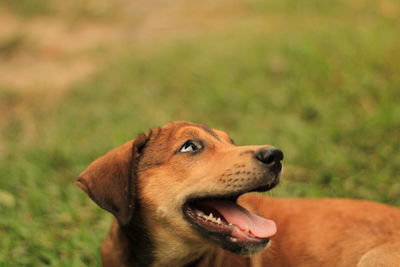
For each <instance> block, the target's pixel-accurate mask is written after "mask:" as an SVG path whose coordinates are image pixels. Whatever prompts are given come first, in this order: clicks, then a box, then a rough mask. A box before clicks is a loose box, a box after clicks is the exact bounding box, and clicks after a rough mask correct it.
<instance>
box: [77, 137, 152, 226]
mask: <svg viewBox="0 0 400 267" xmlns="http://www.w3.org/2000/svg"><path fill="white" fill-rule="evenodd" d="M147 140H148V139H147V136H146V135H144V134H143V135H141V136H139V137H138V138H136V139H135V140H131V141H129V142H126V143H125V144H123V145H121V146H119V147H117V148H115V149H113V150H111V151H109V152H108V153H107V154H105V155H104V156H102V157H100V158H98V159H96V160H95V161H93V162H92V163H91V164H90V165H89V166H88V167H87V168H86V169H85V170H84V171H83V172H81V174H80V175H79V178H78V179H77V181H76V183H77V185H78V186H79V187H80V188H82V189H83V190H84V191H85V192H86V193H87V194H88V195H89V197H90V198H91V199H92V200H93V201H94V202H96V203H97V205H99V206H100V207H102V208H103V209H105V210H108V211H109V212H111V213H112V214H114V216H115V217H116V218H117V219H118V221H119V222H120V223H121V224H123V225H125V224H127V223H129V221H130V220H131V218H132V214H133V210H134V199H135V188H134V187H135V180H136V169H137V164H138V161H139V158H140V155H141V152H142V150H143V148H144V146H145V145H146V142H147Z"/></svg>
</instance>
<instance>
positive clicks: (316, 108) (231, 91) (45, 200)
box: [0, 1, 400, 266]
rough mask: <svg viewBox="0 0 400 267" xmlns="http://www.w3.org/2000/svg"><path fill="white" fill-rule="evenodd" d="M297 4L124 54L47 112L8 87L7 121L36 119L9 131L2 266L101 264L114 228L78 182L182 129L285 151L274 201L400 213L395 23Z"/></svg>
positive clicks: (0, 208)
mask: <svg viewBox="0 0 400 267" xmlns="http://www.w3.org/2000/svg"><path fill="white" fill-rule="evenodd" d="M293 2H294V1H281V2H280V4H273V3H272V1H267V3H263V2H262V1H248V2H247V12H248V14H247V15H248V17H247V18H246V19H243V21H241V22H240V23H238V25H236V26H235V27H233V28H227V29H226V30H225V31H222V32H219V33H215V34H208V35H201V36H198V37H196V38H191V39H182V40H179V41H166V42H160V43H157V44H155V45H152V46H149V47H142V46H137V47H132V48H129V49H127V50H126V51H121V53H118V57H117V56H116V57H115V58H114V60H113V61H112V63H111V64H110V65H107V66H105V67H104V69H103V70H102V71H101V72H100V73H98V74H96V75H94V76H93V77H89V78H88V79H87V80H86V81H84V82H80V83H79V84H76V85H75V86H74V87H73V88H71V90H70V91H69V93H68V94H67V95H66V96H65V97H64V98H63V99H62V100H61V101H60V102H59V103H57V104H56V105H51V106H50V107H49V106H48V105H42V104H41V97H40V96H33V95H32V96H31V95H28V96H26V95H24V94H22V93H14V92H12V90H11V89H6V88H3V89H2V90H1V91H0V92H1V93H0V105H1V107H2V108H1V110H4V111H6V110H8V109H11V108H12V107H14V106H17V105H23V106H24V108H25V110H26V111H27V112H26V113H24V114H30V115H29V116H28V117H24V116H20V115H12V114H11V115H9V117H8V120H7V122H6V123H4V125H3V127H2V129H1V130H2V132H1V134H2V139H1V140H2V144H3V147H4V151H3V153H0V178H1V179H0V214H1V215H0V236H1V247H0V265H1V266H3V265H4V266H44V265H49V266H85V265H90V266H97V265H99V252H98V250H99V247H100V245H101V240H102V238H103V237H104V236H105V234H106V231H107V228H108V226H109V222H110V221H111V216H110V215H108V214H106V212H104V211H102V210H101V209H99V208H98V207H96V206H95V205H94V204H93V203H92V202H91V201H90V200H89V199H88V198H87V197H86V196H85V195H84V193H83V192H81V190H80V189H78V188H77V187H76V186H75V185H74V179H75V178H76V177H77V175H78V174H79V172H80V171H81V170H83V169H84V168H85V166H87V164H88V163H90V162H91V161H92V160H93V159H95V158H96V157H98V156H100V155H101V154H102V153H104V152H105V151H107V150H109V149H111V148H113V147H115V146H117V145H119V144H121V143H122V142H124V141H126V140H128V139H130V138H132V137H134V136H135V135H137V134H138V133H140V132H143V131H146V130H147V129H148V128H151V127H154V126H158V125H162V124H164V123H166V122H168V121H171V120H177V119H179V120H190V121H196V122H202V123H206V124H209V125H211V126H212V127H215V128H220V129H223V130H226V131H228V132H229V133H230V134H231V136H232V137H233V139H234V140H235V142H236V143H237V144H265V143H269V144H273V145H275V146H277V147H279V148H281V149H282V150H283V151H284V152H285V164H286V165H287V166H288V168H287V172H288V175H287V179H285V178H284V179H283V181H282V183H281V185H280V187H279V188H278V189H276V190H274V192H273V195H274V196H283V197H287V196H291V197H295V196H300V197H325V196H326V197H352V198H365V199H370V200H375V201H380V202H385V203H389V204H392V205H396V206H400V181H399V179H398V178H399V177H398V176H399V173H400V154H399V152H398V150H399V147H400V105H399V103H400V75H399V73H400V63H399V62H400V50H399V49H398V48H399V47H400V32H399V30H398V29H399V28H398V21H396V20H393V19H390V18H387V17H385V16H383V15H381V14H380V13H379V12H377V11H376V8H375V6H376V5H370V6H369V5H365V6H362V7H357V8H354V9H352V7H350V6H348V5H345V4H344V2H340V1H326V2H324V3H323V4H322V2H321V3H320V2H318V1H311V2H310V1H301V3H302V5H300V4H298V5H292V4H293ZM306 2H307V3H311V4H309V5H306ZM374 3H375V2H374ZM395 3H397V2H395ZM399 6H400V5H399ZM352 11H354V12H352ZM354 14H356V15H354ZM271 16H278V17H279V19H278V22H276V21H275V23H276V24H275V25H274V27H271V26H270V25H269V22H270V21H272V20H273V18H272V17H271ZM271 23H272V22H271Z"/></svg>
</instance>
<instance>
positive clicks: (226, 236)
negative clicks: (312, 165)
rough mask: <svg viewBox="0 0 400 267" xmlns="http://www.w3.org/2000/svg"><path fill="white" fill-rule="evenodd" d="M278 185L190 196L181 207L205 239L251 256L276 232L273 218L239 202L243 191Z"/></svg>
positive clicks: (261, 190)
mask: <svg viewBox="0 0 400 267" xmlns="http://www.w3.org/2000/svg"><path fill="white" fill-rule="evenodd" d="M274 186H275V185H271V186H263V187H259V188H256V189H253V190H249V191H245V192H234V193H231V194H228V195H223V196H207V197H190V198H189V199H188V200H187V201H186V202H185V204H184V205H183V207H182V211H183V215H184V218H185V219H186V220H187V221H188V222H189V223H190V224H191V226H192V227H193V228H194V229H195V230H196V231H197V232H198V233H199V234H200V235H201V236H203V237H204V238H205V239H206V240H210V241H211V242H212V243H214V244H216V245H218V246H220V247H222V248H223V249H226V250H228V251H231V252H233V253H236V254H240V255H244V256H249V255H251V254H253V253H256V252H259V251H261V250H263V249H264V248H265V247H266V246H267V245H268V243H269V242H270V237H271V236H272V235H274V234H275V232H276V226H275V223H274V222H273V221H271V220H268V219H265V218H262V217H259V216H257V215H255V214H253V213H251V212H249V211H247V210H246V209H244V208H243V207H241V206H239V205H238V204H237V199H238V197H239V196H240V195H242V194H244V193H247V192H254V191H257V192H264V191H267V190H269V189H271V188H272V187H274Z"/></svg>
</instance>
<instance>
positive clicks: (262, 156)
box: [255, 147, 283, 166]
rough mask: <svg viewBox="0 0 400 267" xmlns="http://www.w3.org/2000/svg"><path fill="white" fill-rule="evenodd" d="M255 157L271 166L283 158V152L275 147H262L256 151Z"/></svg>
mask: <svg viewBox="0 0 400 267" xmlns="http://www.w3.org/2000/svg"><path fill="white" fill-rule="evenodd" d="M255 157H256V159H257V160H259V161H261V162H262V163H264V164H266V165H268V166H273V165H275V164H277V163H280V161H281V160H283V152H282V151H281V150H279V149H277V148H275V147H263V148H261V149H260V150H258V151H257V152H256V154H255Z"/></svg>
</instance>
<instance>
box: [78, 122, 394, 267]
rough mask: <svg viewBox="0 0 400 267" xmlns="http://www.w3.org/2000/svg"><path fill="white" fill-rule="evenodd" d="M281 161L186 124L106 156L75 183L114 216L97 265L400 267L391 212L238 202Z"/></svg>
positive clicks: (266, 184) (271, 181)
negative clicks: (99, 263)
mask: <svg viewBox="0 0 400 267" xmlns="http://www.w3.org/2000/svg"><path fill="white" fill-rule="evenodd" d="M282 159H283V154H282V152H281V151H280V150H278V149H276V148H273V147H271V146H235V145H233V143H232V140H231V139H230V138H229V136H228V135H227V134H226V133H224V132H222V131H218V130H212V129H210V128H209V127H207V126H205V125H201V124H194V123H189V122H173V123H170V124H167V125H166V126H164V127H163V128H157V129H153V130H151V131H150V132H149V133H148V134H145V135H144V134H143V135H140V136H139V137H137V138H136V139H135V140H132V141H129V142H127V143H125V144H123V145H121V146H120V147H117V148H116V149H114V150H112V151H110V152H108V153H107V154H106V155H104V156H102V157H100V158H99V159H97V160H95V161H94V162H93V163H92V164H91V165H90V166H89V167H88V168H87V169H86V170H85V171H83V172H82V173H81V174H80V178H79V179H78V181H77V183H78V185H79V186H80V187H81V188H82V189H83V190H85V192H86V193H87V194H88V195H89V196H90V198H92V199H93V200H94V201H95V202H96V203H97V204H98V205H99V206H100V207H102V208H104V209H106V210H108V211H109V212H111V213H112V214H114V216H115V217H116V218H117V220H116V221H115V222H114V223H113V226H112V228H111V231H110V233H109V235H108V236H107V237H106V239H105V241H104V244H103V248H102V261H103V265H104V266H226V267H227V266H296V267H297V266H359V267H365V266H400V210H398V209H396V208H394V207H390V206H386V205H383V204H377V203H372V202H368V201H361V200H345V199H273V198H264V197H263V196H262V195H260V194H258V195H257V194H249V195H244V196H242V195H243V194H245V193H248V192H255V191H256V192H262V191H267V190H269V189H271V188H273V187H274V186H275V185H276V184H277V183H278V181H279V175H280V172H281V168H282V165H281V160H282ZM239 196H241V197H240V199H239V202H240V204H241V206H239V205H238V204H237V200H238V198H239ZM242 206H243V207H245V208H246V209H245V208H243V207H242ZM255 214H258V216H257V215H255ZM260 216H261V217H260ZM265 218H268V219H265ZM275 225H276V226H277V232H276V226H275ZM275 232H276V234H275ZM266 247H267V249H265V250H263V249H264V248H266ZM261 250H263V252H262V253H256V252H260V251H261ZM255 253H256V254H255Z"/></svg>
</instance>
